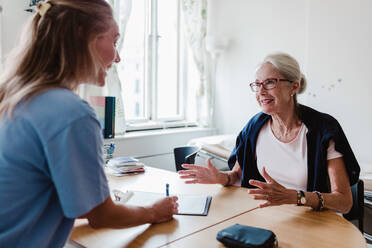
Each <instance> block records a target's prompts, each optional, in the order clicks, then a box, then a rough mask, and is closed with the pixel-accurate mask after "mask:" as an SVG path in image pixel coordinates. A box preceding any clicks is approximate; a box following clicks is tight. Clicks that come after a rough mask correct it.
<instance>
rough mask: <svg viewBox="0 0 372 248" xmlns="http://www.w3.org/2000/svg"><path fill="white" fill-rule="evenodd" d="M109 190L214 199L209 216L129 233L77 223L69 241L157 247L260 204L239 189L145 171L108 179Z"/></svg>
mask: <svg viewBox="0 0 372 248" xmlns="http://www.w3.org/2000/svg"><path fill="white" fill-rule="evenodd" d="M108 180H109V186H110V189H111V190H112V189H120V190H122V191H126V190H129V189H130V190H139V191H150V192H160V193H163V192H164V193H165V184H166V183H169V184H170V195H173V194H176V195H177V194H181V193H182V194H196V195H211V196H212V201H211V206H210V209H209V213H208V216H186V215H175V216H174V219H173V220H172V221H170V222H166V223H161V224H154V225H149V224H146V225H141V226H138V227H132V228H126V229H117V230H116V229H107V228H106V229H93V228H91V227H90V226H89V225H88V222H87V220H81V219H80V220H76V221H75V225H74V229H73V231H72V233H71V236H70V239H72V240H74V241H75V242H77V243H79V244H80V245H83V246H86V247H157V246H161V245H164V244H166V243H169V242H171V241H174V240H176V239H179V238H182V237H184V236H187V235H189V234H191V233H194V232H197V231H199V230H202V229H204V228H207V227H209V226H211V225H213V224H215V223H217V222H220V221H223V220H225V219H228V218H230V217H231V216H233V215H236V214H240V213H242V212H245V211H249V210H251V209H254V208H256V207H257V205H258V204H259V202H258V201H254V200H252V199H251V198H250V196H249V195H248V194H247V190H246V189H243V188H240V187H223V186H221V185H202V184H193V185H189V184H185V183H184V181H183V180H181V179H180V178H179V176H178V174H177V173H174V172H170V171H166V170H160V169H156V168H152V167H146V172H145V173H144V174H139V175H131V176H125V177H114V176H108Z"/></svg>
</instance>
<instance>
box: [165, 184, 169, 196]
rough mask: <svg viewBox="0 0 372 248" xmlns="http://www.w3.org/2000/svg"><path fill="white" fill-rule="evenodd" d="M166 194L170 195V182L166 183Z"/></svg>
mask: <svg viewBox="0 0 372 248" xmlns="http://www.w3.org/2000/svg"><path fill="white" fill-rule="evenodd" d="M165 195H166V196H169V183H167V184H166V185H165Z"/></svg>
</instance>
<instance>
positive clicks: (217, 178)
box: [178, 158, 227, 184]
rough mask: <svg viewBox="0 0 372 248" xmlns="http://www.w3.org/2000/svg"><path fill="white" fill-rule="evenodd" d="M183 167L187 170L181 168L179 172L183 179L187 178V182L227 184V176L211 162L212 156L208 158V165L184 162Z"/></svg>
mask: <svg viewBox="0 0 372 248" xmlns="http://www.w3.org/2000/svg"><path fill="white" fill-rule="evenodd" d="M182 167H183V168H185V169H187V170H180V171H178V174H179V175H180V178H182V179H190V180H186V181H185V183H188V184H191V183H203V184H217V183H220V184H225V183H226V181H227V176H226V174H225V173H223V172H220V171H219V170H217V169H216V167H214V165H213V164H212V163H211V160H210V158H209V159H208V160H207V166H206V167H205V166H199V165H194V164H183V165H182Z"/></svg>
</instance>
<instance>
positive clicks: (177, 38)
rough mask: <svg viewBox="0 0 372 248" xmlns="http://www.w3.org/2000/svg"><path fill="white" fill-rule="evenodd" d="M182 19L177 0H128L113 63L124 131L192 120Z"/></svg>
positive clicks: (191, 75) (189, 71)
mask: <svg viewBox="0 0 372 248" xmlns="http://www.w3.org/2000/svg"><path fill="white" fill-rule="evenodd" d="M181 22H182V18H181V9H180V2H179V0H135V1H132V9H131V13H130V18H129V20H128V23H127V25H126V31H125V38H124V44H123V48H122V50H121V51H120V56H121V63H119V65H118V73H119V77H120V80H121V82H122V88H123V92H122V94H123V99H124V109H125V117H126V121H127V130H128V131H130V130H138V129H147V128H158V127H164V126H169V124H170V123H172V125H176V126H177V125H178V124H180V123H182V125H184V124H185V123H187V122H186V121H190V120H194V119H195V118H194V117H193V115H190V113H188V111H186V110H185V109H186V108H185V106H190V104H191V106H195V104H194V103H193V99H192V97H190V95H192V94H190V92H189V90H190V89H193V88H195V86H193V84H192V83H191V82H190V80H188V79H191V78H195V77H196V76H195V75H194V74H195V73H196V70H195V69H194V70H193V68H192V67H193V66H194V65H193V62H192V56H190V51H189V50H188V48H187V45H186V42H185V41H184V38H183V32H182V23H181ZM193 81H194V80H193ZM194 84H195V83H194ZM187 93H189V94H187ZM188 96H189V97H188ZM190 112H191V111H190ZM177 123H178V124H177ZM180 125H181V124H180Z"/></svg>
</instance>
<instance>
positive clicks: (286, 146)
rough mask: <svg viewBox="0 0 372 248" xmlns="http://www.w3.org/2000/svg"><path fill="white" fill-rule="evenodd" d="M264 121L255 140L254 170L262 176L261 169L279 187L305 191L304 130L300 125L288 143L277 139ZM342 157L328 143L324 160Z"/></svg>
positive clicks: (305, 149)
mask: <svg viewBox="0 0 372 248" xmlns="http://www.w3.org/2000/svg"><path fill="white" fill-rule="evenodd" d="M270 123H271V122H270V121H268V122H267V123H266V124H265V125H264V126H263V127H262V129H261V130H260V133H259V135H258V139H257V146H256V154H257V167H258V171H259V172H260V174H261V175H262V168H263V167H265V169H266V172H267V173H268V174H269V175H270V176H271V177H272V178H273V179H274V180H276V181H277V182H278V183H279V184H281V185H283V186H284V187H286V188H289V189H296V190H306V188H307V141H306V133H307V131H308V129H307V128H306V126H305V125H304V124H302V126H301V129H300V131H299V132H298V134H297V136H296V138H295V139H293V140H292V141H290V142H288V143H284V142H281V141H280V140H278V139H277V138H276V137H275V135H274V134H273V132H272V130H271V126H270V125H271V124H270ZM339 157H342V154H341V153H339V152H337V151H336V150H335V143H334V141H333V140H331V141H330V142H329V146H328V151H327V160H330V159H334V158H339Z"/></svg>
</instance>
